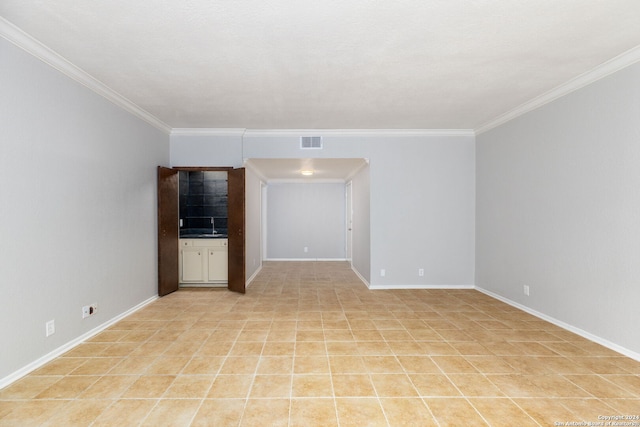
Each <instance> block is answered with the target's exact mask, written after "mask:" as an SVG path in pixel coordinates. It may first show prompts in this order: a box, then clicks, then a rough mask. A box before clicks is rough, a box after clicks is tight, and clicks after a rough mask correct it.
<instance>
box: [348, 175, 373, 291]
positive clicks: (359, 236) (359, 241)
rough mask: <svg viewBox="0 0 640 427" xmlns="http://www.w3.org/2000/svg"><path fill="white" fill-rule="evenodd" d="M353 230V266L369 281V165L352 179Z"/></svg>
mask: <svg viewBox="0 0 640 427" xmlns="http://www.w3.org/2000/svg"><path fill="white" fill-rule="evenodd" d="M351 193H352V205H351V208H352V210H353V230H352V232H351V233H352V236H351V240H352V246H351V267H352V268H353V269H354V270H355V271H357V272H358V274H360V276H361V277H362V278H363V279H364V280H366V281H367V283H369V282H370V281H371V202H370V198H371V197H370V193H371V189H370V186H369V166H368V165H367V166H365V167H364V168H362V169H361V170H360V171H358V173H357V174H356V175H355V176H354V177H353V178H352V179H351Z"/></svg>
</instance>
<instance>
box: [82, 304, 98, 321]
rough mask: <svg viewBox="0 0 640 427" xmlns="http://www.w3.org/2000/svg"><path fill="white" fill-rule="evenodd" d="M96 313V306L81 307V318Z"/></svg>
mask: <svg viewBox="0 0 640 427" xmlns="http://www.w3.org/2000/svg"><path fill="white" fill-rule="evenodd" d="M97 311H98V304H95V303H94V304H91V305H85V306H84V307H82V318H83V319H84V318H86V317H89V316H93V315H94V314H96V312H97Z"/></svg>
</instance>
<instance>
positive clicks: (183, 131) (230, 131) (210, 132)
mask: <svg viewBox="0 0 640 427" xmlns="http://www.w3.org/2000/svg"><path fill="white" fill-rule="evenodd" d="M245 132H246V129H244V128H173V129H171V136H174V135H181V136H185V135H186V136H240V137H241V136H243V135H244V133H245Z"/></svg>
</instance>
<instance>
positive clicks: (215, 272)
mask: <svg viewBox="0 0 640 427" xmlns="http://www.w3.org/2000/svg"><path fill="white" fill-rule="evenodd" d="M207 252H208V254H209V255H208V258H209V259H208V260H209V277H208V279H209V282H226V281H227V279H228V277H229V275H228V257H227V247H226V246H221V247H213V248H209V249H208V250H207Z"/></svg>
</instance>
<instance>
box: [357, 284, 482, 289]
mask: <svg viewBox="0 0 640 427" xmlns="http://www.w3.org/2000/svg"><path fill="white" fill-rule="evenodd" d="M473 288H474V285H426V284H417V285H416V284H399V285H369V289H371V290H376V289H473Z"/></svg>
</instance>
